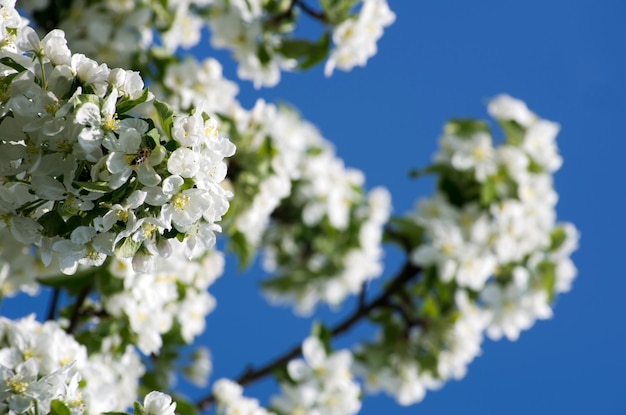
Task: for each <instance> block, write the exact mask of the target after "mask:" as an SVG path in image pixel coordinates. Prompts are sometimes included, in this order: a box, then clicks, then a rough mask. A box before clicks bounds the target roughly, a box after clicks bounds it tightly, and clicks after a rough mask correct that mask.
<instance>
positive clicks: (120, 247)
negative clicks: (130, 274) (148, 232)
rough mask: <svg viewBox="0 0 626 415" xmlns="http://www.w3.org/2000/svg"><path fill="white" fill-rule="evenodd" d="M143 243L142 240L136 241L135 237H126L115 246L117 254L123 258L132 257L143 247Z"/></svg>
mask: <svg viewBox="0 0 626 415" xmlns="http://www.w3.org/2000/svg"><path fill="white" fill-rule="evenodd" d="M141 243H142V242H141V241H134V240H133V238H124V239H123V240H122V242H121V243H118V244H117V246H116V247H115V249H114V252H115V255H116V256H118V257H122V258H132V257H133V256H134V255H135V253H136V252H137V251H138V250H139V248H140V247H141Z"/></svg>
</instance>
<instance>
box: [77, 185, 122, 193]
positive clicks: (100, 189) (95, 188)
mask: <svg viewBox="0 0 626 415" xmlns="http://www.w3.org/2000/svg"><path fill="white" fill-rule="evenodd" d="M74 184H76V185H78V186H79V187H80V188H81V189H85V190H87V191H89V192H93V193H109V192H110V191H112V190H113V189H111V187H109V184H108V182H74Z"/></svg>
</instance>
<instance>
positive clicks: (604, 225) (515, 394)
mask: <svg viewBox="0 0 626 415" xmlns="http://www.w3.org/2000/svg"><path fill="white" fill-rule="evenodd" d="M390 6H391V8H392V10H394V11H395V12H396V15H397V19H396V22H395V24H394V25H392V26H391V27H390V28H388V29H387V31H386V32H385V35H384V36H383V38H382V40H381V41H380V42H379V45H378V46H379V48H378V49H379V52H378V54H377V55H376V56H375V57H374V58H373V59H372V60H370V62H369V63H368V65H367V66H366V67H365V68H358V69H355V70H354V71H352V72H350V73H343V72H339V71H337V72H335V74H334V75H333V76H332V77H331V78H330V79H327V78H324V76H323V74H322V70H321V68H318V69H316V70H313V71H311V72H307V73H298V74H286V75H284V76H283V80H282V82H281V84H280V85H279V86H278V87H276V88H273V89H264V90H261V91H255V90H254V89H253V88H252V87H251V86H250V85H244V86H243V87H242V93H241V96H240V99H241V100H242V101H243V102H245V103H247V104H248V105H252V103H253V102H254V100H255V99H256V98H257V97H259V96H261V97H264V98H266V99H268V100H278V99H282V100H285V101H287V102H290V103H292V104H294V105H295V106H297V107H298V108H299V109H300V110H301V112H302V113H303V115H304V116H305V117H307V118H308V119H310V120H312V121H313V122H315V123H316V124H317V125H318V126H319V128H320V129H321V131H322V132H323V134H324V135H325V137H327V138H328V139H330V140H332V141H333V142H334V143H335V145H336V147H337V150H338V153H339V155H340V156H341V157H343V158H344V160H345V161H346V164H347V165H349V166H352V167H356V168H359V169H362V170H363V171H364V172H365V173H366V176H367V183H368V186H372V187H373V186H377V185H385V186H387V187H388V188H389V189H390V190H391V193H392V195H393V203H394V208H395V212H396V213H398V214H401V213H404V212H406V211H408V210H410V209H411V208H412V207H413V205H414V202H415V200H416V199H417V198H418V197H421V196H425V195H427V194H429V192H430V191H431V190H432V183H430V182H424V183H421V182H415V181H412V180H410V179H408V178H407V174H406V172H407V171H408V170H409V169H410V168H413V167H419V166H423V165H424V164H425V163H427V162H428V161H429V160H430V157H431V155H432V154H433V152H434V151H435V150H436V146H437V137H438V136H439V133H440V131H441V128H442V125H443V123H444V122H445V121H446V120H447V119H449V118H451V117H459V116H473V117H486V111H485V102H486V100H487V99H488V98H489V97H492V96H494V95H496V94H498V93H501V92H506V93H509V94H511V95H513V96H515V97H518V98H521V99H523V100H525V101H526V102H527V103H528V105H529V107H530V108H531V109H532V110H533V111H535V112H536V113H537V114H539V115H541V116H543V117H545V118H547V119H551V120H554V121H557V122H559V123H560V124H561V126H562V130H561V133H560V135H559V137H558V142H559V146H560V150H561V153H562V155H563V158H564V165H563V167H562V169H561V170H560V171H559V172H558V173H557V175H556V179H555V182H556V187H557V191H558V193H559V196H560V198H559V204H558V215H559V218H560V219H561V220H567V221H571V222H573V223H575V224H576V226H577V227H578V228H579V229H580V231H581V234H582V239H581V244H580V249H579V251H577V252H576V253H575V254H574V261H575V263H576V265H577V267H578V269H579V275H578V279H577V280H576V282H575V283H574V287H573V290H572V291H571V292H570V293H567V294H565V295H563V296H561V297H560V298H558V300H557V303H556V307H555V316H554V318H553V319H552V320H548V321H542V322H539V323H538V324H536V325H535V326H534V327H533V328H532V329H531V330H530V331H527V332H525V333H523V334H522V336H521V338H520V340H518V341H517V342H509V341H500V342H491V341H486V342H485V343H484V346H483V354H482V356H480V357H479V358H477V359H476V360H475V361H474V362H473V363H472V364H471V366H470V368H469V372H468V374H467V376H466V377H465V378H464V379H463V380H461V381H455V382H450V383H448V384H447V385H446V386H445V387H444V388H443V389H442V390H440V391H436V392H432V393H429V394H428V395H427V396H426V399H425V400H424V401H423V402H422V403H421V404H418V405H417V406H413V407H408V408H403V407H400V406H398V405H397V404H396V403H395V402H394V401H393V400H391V399H390V398H387V397H385V396H380V397H377V398H367V399H366V400H365V403H364V407H363V410H362V411H361V414H363V415H380V414H387V413H392V414H398V415H401V414H415V413H421V414H468V415H470V414H529V413H534V414H554V413H568V414H589V413H602V414H624V413H626V378H625V377H624V373H626V353H624V350H625V348H626V324H624V323H623V321H622V319H623V318H624V316H626V301H624V299H623V297H624V293H625V292H626V279H625V277H626V275H625V274H626V272H625V271H624V264H623V260H622V258H624V257H625V256H626V242H625V239H624V233H625V232H626V219H625V218H626V214H625V213H626V184H625V181H624V178H625V177H626V175H625V171H624V167H625V166H626V162H624V156H625V154H626V137H625V136H624V133H625V128H624V127H625V124H624V122H623V120H625V119H626V25H625V24H624V21H625V18H626V2H623V1H620V0H614V1H610V0H587V1H577V0H560V1H559V0H552V1H540V0H527V1H524V2H502V1H495V0H493V1H491V0H480V1H471V2H469V1H465V0H463V1H460V0H459V1H434V0H430V1H426V0H422V1H417V0H390ZM226 73H227V75H230V76H231V77H234V70H233V68H232V66H227V68H226ZM389 262H390V263H391V267H390V268H389V269H388V270H387V273H388V274H390V273H393V271H394V269H395V268H394V263H393V261H391V260H390V261H389ZM244 278H257V276H256V275H254V276H252V277H250V276H247V277H244ZM234 284H237V285H238V287H240V288H239V289H238V290H239V291H238V292H237V293H234V292H233V291H232V289H231V288H229V287H228V286H227V281H226V279H224V280H223V281H221V282H219V283H218V284H217V286H216V287H215V290H214V291H216V295H217V296H218V301H219V304H218V309H217V310H216V312H215V314H214V315H213V316H211V317H210V318H209V329H208V335H207V339H208V341H209V342H210V344H211V347H212V349H213V351H214V354H215V359H216V361H215V365H216V372H217V373H216V375H218V376H222V375H231V376H232V375H236V374H239V373H240V371H242V370H243V368H244V367H245V366H246V364H247V363H249V362H257V363H258V362H263V361H266V360H267V359H269V358H271V357H272V356H275V355H276V354H277V353H279V352H280V351H281V350H285V349H287V347H290V346H291V345H292V344H295V343H297V342H298V339H300V338H301V337H302V336H304V335H306V333H307V331H308V326H307V325H306V324H303V323H302V322H301V321H300V320H298V319H297V318H295V317H293V316H291V315H290V312H289V310H288V309H277V310H268V311H262V312H259V313H257V312H255V313H250V312H249V311H250V310H251V309H252V307H253V306H254V304H257V303H260V302H259V301H258V300H257V299H256V293H255V292H254V287H253V286H250V287H248V286H245V284H246V283H245V282H241V280H239V279H237V280H236V281H235V282H234ZM244 286H245V287H244ZM221 290H224V294H223V297H222V298H220V297H219V295H220V294H221ZM266 313H267V314H266ZM325 317H326V318H327V319H328V320H330V321H332V320H337V318H338V316H334V315H332V314H331V313H326V314H325ZM222 319H224V321H225V322H226V323H222V322H221V321H222ZM222 324H225V325H222ZM226 325H228V326H230V328H231V329H230V333H227V334H225V335H224V336H222V335H218V334H217V333H218V330H219V329H220V328H221V327H226ZM212 327H213V328H214V330H215V331H214V333H215V336H212V335H211V332H212ZM233 327H236V328H233ZM360 335H365V334H361V333H356V334H354V335H352V336H351V338H350V339H344V340H342V342H343V343H342V342H340V343H339V344H340V345H346V344H350V342H351V341H352V342H354V341H357V340H358V339H359V336H360ZM218 336H219V338H218ZM231 336H232V339H231ZM225 337H228V339H230V340H226V339H225ZM223 339H224V340H226V341H225V343H223V344H222V345H220V346H217V345H218V343H222V341H223ZM251 346H252V349H253V350H249V349H250V348H251ZM233 368H234V369H233ZM255 390H259V391H260V392H262V391H264V390H265V389H263V388H262V387H259V388H257V389H254V388H253V389H251V390H250V392H251V393H253V392H255Z"/></svg>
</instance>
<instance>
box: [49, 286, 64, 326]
mask: <svg viewBox="0 0 626 415" xmlns="http://www.w3.org/2000/svg"><path fill="white" fill-rule="evenodd" d="M60 294H61V290H59V289H58V288H55V289H54V290H52V298H50V305H49V306H48V317H46V320H54V319H55V317H56V313H57V306H58V304H59V296H60Z"/></svg>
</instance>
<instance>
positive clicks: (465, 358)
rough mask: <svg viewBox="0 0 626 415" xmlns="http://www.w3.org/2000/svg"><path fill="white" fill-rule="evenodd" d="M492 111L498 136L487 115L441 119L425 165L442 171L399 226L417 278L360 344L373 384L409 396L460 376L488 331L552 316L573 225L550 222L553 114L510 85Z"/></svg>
mask: <svg viewBox="0 0 626 415" xmlns="http://www.w3.org/2000/svg"><path fill="white" fill-rule="evenodd" d="M489 113H490V114H491V115H492V116H493V117H494V118H496V119H497V120H498V122H499V123H500V125H501V127H502V129H503V130H504V131H505V133H506V142H505V143H504V144H502V145H500V146H498V147H494V145H493V143H492V135H491V133H490V130H489V128H488V126H487V125H486V124H483V123H481V122H477V121H474V120H466V121H455V122H452V123H450V124H448V125H447V126H446V128H445V130H444V135H443V137H442V139H441V147H442V149H441V151H440V152H439V153H438V154H437V155H436V156H435V164H434V165H433V166H431V167H430V168H428V169H426V172H433V173H438V174H439V175H440V178H439V183H438V192H437V193H436V194H435V196H433V197H431V198H428V199H425V200H422V201H420V202H419V203H418V206H417V210H416V212H415V213H413V214H412V215H411V216H410V217H409V218H407V220H406V221H402V222H400V223H401V224H402V226H403V227H404V228H402V227H400V228H399V229H398V232H399V233H401V234H402V233H404V235H405V236H406V237H407V239H408V240H412V241H414V245H413V250H412V252H411V260H412V262H413V265H414V266H415V267H417V268H418V269H420V270H422V273H423V274H424V275H423V278H422V279H421V280H420V281H418V282H416V283H414V284H412V285H410V286H409V287H410V288H407V291H405V292H403V293H404V294H402V293H400V294H398V295H397V296H395V297H393V298H392V299H390V302H389V304H390V307H388V308H387V309H384V310H382V311H380V312H379V313H378V315H377V316H376V317H375V321H377V322H378V323H379V324H382V325H383V326H384V330H383V332H382V333H381V336H380V338H379V339H378V340H377V341H375V342H372V343H369V344H366V345H364V348H363V349H362V351H361V352H360V353H359V354H358V358H359V363H360V367H361V371H362V372H363V373H364V374H365V376H366V380H367V385H368V388H369V389H372V390H380V389H383V390H385V391H386V392H387V393H389V394H392V395H394V396H396V398H397V399H398V401H399V402H400V403H401V404H404V405H408V404H411V403H414V402H417V401H419V400H421V399H422V398H423V396H424V394H425V392H426V390H427V389H435V388H438V387H439V386H441V384H442V381H445V380H447V379H450V378H456V379H458V378H461V377H463V376H464V374H465V372H466V369H467V365H468V364H469V363H470V362H471V361H472V360H473V359H474V357H476V356H477V355H478V354H479V353H480V346H481V343H482V340H483V333H484V332H486V333H487V335H488V336H489V337H491V338H492V339H494V340H497V339H499V338H501V337H502V336H503V335H504V336H506V337H507V338H508V339H510V340H516V339H517V338H518V336H519V334H520V332H521V331H522V330H526V329H528V328H530V327H531V326H532V325H533V324H534V322H535V321H536V320H537V319H546V318H550V317H551V316H552V309H551V303H552V302H553V300H554V298H555V296H556V295H557V294H558V293H561V292H564V291H567V290H569V288H570V285H571V282H572V280H573V278H574V277H575V275H576V269H575V267H574V265H573V263H572V261H571V260H570V258H569V257H570V255H571V253H572V252H573V251H574V250H575V249H576V246H577V240H578V233H577V231H576V229H575V228H574V226H573V225H571V224H568V223H565V224H558V223H556V222H555V217H556V213H555V204H556V200H557V197H556V193H555V192H554V190H553V188H552V176H551V174H552V173H553V172H554V171H556V170H557V169H558V168H559V167H560V165H561V158H560V156H559V155H558V151H557V148H556V144H555V141H554V139H555V136H556V134H557V132H558V126H557V125H556V124H555V123H552V122H550V121H546V120H543V119H540V118H539V117H537V116H536V115H535V114H533V113H532V112H530V111H529V110H528V108H527V107H526V106H525V104H524V103H522V102H521V101H518V100H515V99H513V98H511V97H509V96H506V95H501V96H498V97H496V98H495V99H493V100H492V101H491V103H490V104H489ZM411 238H412V239H411ZM409 293H410V294H409ZM407 295H410V297H409V296H407ZM409 299H410V300H409Z"/></svg>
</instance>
